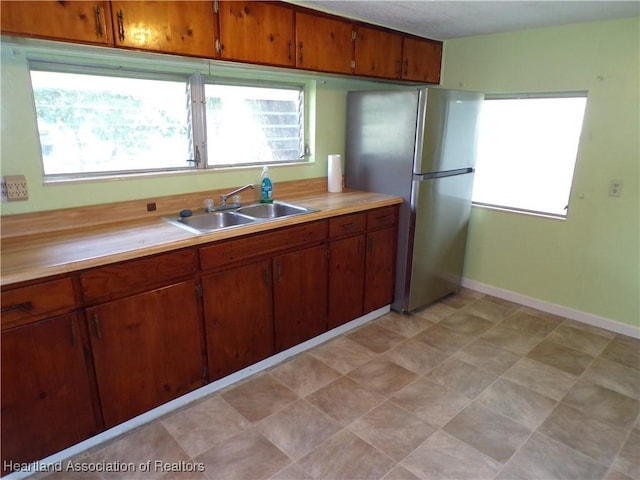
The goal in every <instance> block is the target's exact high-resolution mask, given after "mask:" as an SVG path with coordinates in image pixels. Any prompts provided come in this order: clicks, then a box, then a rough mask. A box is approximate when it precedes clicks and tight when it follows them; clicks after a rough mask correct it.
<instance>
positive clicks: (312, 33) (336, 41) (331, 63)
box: [296, 12, 353, 73]
mask: <svg viewBox="0 0 640 480" xmlns="http://www.w3.org/2000/svg"><path fill="white" fill-rule="evenodd" d="M296 46H297V49H298V50H297V57H296V66H297V67H299V68H303V69H305V70H318V71H322V72H331V73H352V72H353V63H352V60H353V23H351V22H349V21H345V20H339V19H335V18H329V17H323V16H318V15H311V14H308V13H302V12H296Z"/></svg>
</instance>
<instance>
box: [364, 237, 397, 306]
mask: <svg viewBox="0 0 640 480" xmlns="http://www.w3.org/2000/svg"><path fill="white" fill-rule="evenodd" d="M395 264H396V228H395V227H389V228H384V229H382V230H376V231H373V232H368V233H367V260H366V271H365V282H364V313H369V312H372V311H373V310H376V309H378V308H382V307H384V306H385V305H389V304H390V303H391V302H392V301H393V288H394V280H395Z"/></svg>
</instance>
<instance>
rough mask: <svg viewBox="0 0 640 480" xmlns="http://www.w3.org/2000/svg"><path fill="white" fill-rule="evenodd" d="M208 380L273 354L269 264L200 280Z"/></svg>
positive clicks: (260, 264)
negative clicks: (207, 359)
mask: <svg viewBox="0 0 640 480" xmlns="http://www.w3.org/2000/svg"><path fill="white" fill-rule="evenodd" d="M202 293H203V299H204V319H205V333H206V337H207V352H208V357H209V374H210V379H211V380H216V379H218V378H221V377H224V376H225V375H229V374H230V373H233V372H236V371H238V370H240V369H242V368H244V367H247V366H249V365H252V364H254V363H256V362H259V361H260V360H263V359H264V358H266V357H269V356H271V355H273V353H274V347H273V345H274V343H273V342H274V338H273V301H272V288H271V261H270V260H265V261H262V262H257V263H252V264H250V265H245V266H242V267H238V268H234V269H231V270H226V271H224V272H218V273H215V274H212V275H207V276H206V277H203V278H202Z"/></svg>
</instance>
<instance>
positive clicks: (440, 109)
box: [414, 88, 484, 173]
mask: <svg viewBox="0 0 640 480" xmlns="http://www.w3.org/2000/svg"><path fill="white" fill-rule="evenodd" d="M483 99H484V94H482V93H477V92H463V91H458V90H441V89H436V88H430V89H428V90H427V91H426V113H425V117H424V120H423V124H424V133H423V135H420V136H418V145H417V152H420V153H417V155H416V165H414V173H431V172H442V171H449V170H458V169H460V168H467V167H474V166H475V159H476V144H477V131H478V118H479V114H480V107H481V106H482V101H483Z"/></svg>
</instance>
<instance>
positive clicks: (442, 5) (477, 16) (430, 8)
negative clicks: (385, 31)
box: [291, 0, 640, 40]
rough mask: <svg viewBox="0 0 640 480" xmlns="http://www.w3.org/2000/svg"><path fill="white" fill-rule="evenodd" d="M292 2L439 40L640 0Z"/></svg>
mask: <svg viewBox="0 0 640 480" xmlns="http://www.w3.org/2000/svg"><path fill="white" fill-rule="evenodd" d="M291 3H296V4H298V5H303V6H306V7H309V8H312V9H314V10H321V11H325V12H329V13H335V14H337V15H341V16H344V17H348V18H352V19H356V20H362V21H365V22H367V23H372V24H375V25H382V26H385V27H389V28H392V29H394V30H400V31H402V32H406V33H413V34H415V35H419V36H421V37H427V38H432V39H436V40H446V39H449V38H456V37H468V36H472V35H486V34H492V33H503V32H511V31H516V30H526V29H530V28H541V27H549V26H554V25H566V24H570V23H581V22H593V21H600V20H613V19H619V18H625V17H635V16H639V15H640V0H628V1H593V0H570V1H554V0H538V1H525V0H513V1H505V0H502V1H484V0H476V1H463V0H454V1H438V0H416V1H404V0H369V1H363V0H335V1H334V0H319V1H315V0H314V1H295V2H291Z"/></svg>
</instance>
